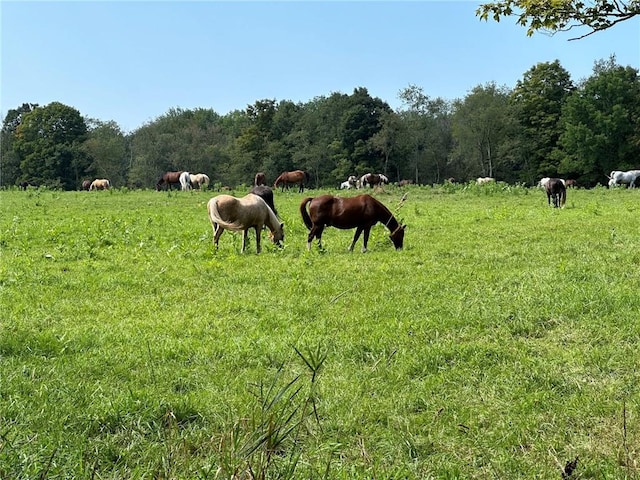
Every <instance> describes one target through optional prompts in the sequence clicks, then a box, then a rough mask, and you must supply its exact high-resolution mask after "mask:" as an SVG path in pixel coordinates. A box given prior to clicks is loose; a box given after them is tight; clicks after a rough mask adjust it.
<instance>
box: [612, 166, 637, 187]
mask: <svg viewBox="0 0 640 480" xmlns="http://www.w3.org/2000/svg"><path fill="white" fill-rule="evenodd" d="M607 178H608V179H609V188H611V187H615V186H616V185H626V186H627V187H628V188H634V187H635V186H636V182H637V181H638V178H640V170H629V171H626V172H622V171H620V170H614V171H612V172H611V174H609V175H607Z"/></svg>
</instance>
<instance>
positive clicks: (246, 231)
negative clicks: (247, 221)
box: [240, 228, 249, 253]
mask: <svg viewBox="0 0 640 480" xmlns="http://www.w3.org/2000/svg"><path fill="white" fill-rule="evenodd" d="M248 237H249V229H248V228H245V229H244V230H243V231H242V248H241V249H240V253H244V247H245V246H246V245H247V238H248Z"/></svg>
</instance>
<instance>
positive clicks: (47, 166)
mask: <svg viewBox="0 0 640 480" xmlns="http://www.w3.org/2000/svg"><path fill="white" fill-rule="evenodd" d="M86 136H87V125H86V123H85V121H84V119H83V118H82V116H81V115H80V112H78V110H76V109H75V108H72V107H69V106H67V105H63V104H62V103H60V102H53V103H50V104H49V105H47V106H45V107H37V108H35V109H33V110H32V111H31V112H29V113H25V114H24V115H23V117H22V121H21V123H20V125H18V127H17V128H16V134H15V143H14V146H15V151H16V152H17V153H18V155H19V156H20V159H21V162H20V169H21V172H22V173H21V178H22V179H24V180H27V181H35V182H37V183H40V184H42V185H48V186H51V187H55V188H64V189H75V188H78V186H79V184H80V183H81V180H82V176H83V175H84V173H85V171H86V169H87V167H88V166H89V159H88V157H87V155H86V154H85V152H84V151H83V150H82V148H81V146H82V143H83V142H84V141H85V139H86Z"/></svg>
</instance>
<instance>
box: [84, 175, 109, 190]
mask: <svg viewBox="0 0 640 480" xmlns="http://www.w3.org/2000/svg"><path fill="white" fill-rule="evenodd" d="M110 186H111V183H109V180H107V179H106V178H96V179H95V180H94V181H93V182H91V185H90V186H89V190H109V187H110Z"/></svg>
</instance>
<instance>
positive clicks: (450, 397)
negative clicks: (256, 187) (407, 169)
mask: <svg viewBox="0 0 640 480" xmlns="http://www.w3.org/2000/svg"><path fill="white" fill-rule="evenodd" d="M245 192H246V190H242V191H241V190H238V191H236V192H234V193H235V195H236V196H241V195H243V194H244V193H245ZM320 193H325V192H324V191H322V192H320V191H311V192H305V194H298V193H291V192H290V193H287V192H285V193H281V192H276V198H275V202H276V207H277V208H278V210H279V213H280V216H281V218H282V219H283V221H284V223H285V247H284V248H283V249H278V248H276V247H274V246H273V245H271V244H270V242H269V241H268V238H267V234H266V232H265V233H263V252H262V253H261V254H260V255H256V254H255V239H254V237H253V234H251V241H250V243H249V248H248V252H247V253H245V254H240V253H239V251H240V244H241V236H240V235H238V234H230V233H225V234H224V235H223V236H222V238H221V239H220V248H219V250H218V251H216V250H215V249H214V247H213V245H212V242H211V240H212V232H211V226H210V224H209V221H208V218H207V213H206V202H207V200H208V199H209V198H211V197H212V196H213V195H215V194H216V193H215V192H198V191H194V192H155V191H127V190H112V191H104V192H102V191H100V192H58V191H49V190H30V191H26V192H23V191H17V190H13V191H2V192H0V255H1V256H0V312H1V315H0V478H2V479H5V478H7V479H38V478H40V479H45V478H46V479H54V478H55V479H67V478H79V479H83V478H87V479H88V478H92V479H93V478H95V479H129V478H136V479H142V478H145V479H146V478H158V479H160V478H162V479H229V478H238V479H244V478H264V479H271V478H332V479H333V478H336V479H351V478H362V479H374V478H375V479H385V478H389V479H390V478H394V479H401V478H410V479H430V478H433V479H457V478H459V479H470V478H476V479H494V478H495V479H506V478H509V479H534V478H535V479H552V478H557V479H560V478H562V474H563V469H564V468H565V466H566V465H567V463H568V462H571V461H573V460H575V459H576V457H577V458H578V462H577V467H576V468H575V469H574V470H573V472H572V473H571V474H570V475H565V476H566V477H567V478H576V479H578V478H580V479H588V478H594V479H614V478H615V479H618V478H638V477H639V476H640V470H639V468H640V465H639V464H638V462H640V355H639V353H638V343H639V339H640V274H639V270H640V249H639V248H638V247H639V243H640V221H639V213H640V191H639V190H635V189H634V190H625V189H617V190H607V189H604V188H596V189H593V190H571V191H569V193H568V199H567V205H566V208H564V209H553V208H549V207H548V206H547V203H546V197H545V195H544V193H543V192H542V191H541V190H539V189H533V188H531V189H528V188H520V187H511V186H506V185H502V184H498V185H489V186H485V187H484V188H480V187H477V186H475V185H468V186H447V187H414V188H409V189H407V190H400V189H397V188H394V187H386V188H385V190H384V191H376V192H375V193H374V195H375V196H376V197H377V198H378V199H379V200H381V201H382V202H383V203H384V204H385V205H387V206H388V207H389V208H390V209H391V210H392V211H393V212H394V213H395V214H396V215H397V217H398V218H399V220H401V221H402V222H403V223H406V224H407V229H406V236H405V248H404V250H403V251H400V252H396V251H395V250H394V249H393V246H392V244H391V242H390V241H389V240H388V237H387V235H388V231H386V230H385V228H384V227H383V226H382V225H378V226H377V227H376V228H375V229H374V230H373V231H372V235H371V239H370V242H369V251H368V252H367V253H365V254H362V253H360V248H361V245H362V243H361V242H362V240H360V242H359V244H358V245H357V246H356V249H355V251H354V252H351V253H350V252H348V251H347V247H348V246H349V243H350V241H351V238H352V236H353V231H340V230H336V229H332V228H330V229H327V230H326V231H325V234H324V236H323V244H324V251H319V250H318V248H317V245H315V244H314V246H313V247H314V248H312V250H311V251H307V250H306V238H307V230H306V228H305V227H304V225H303V223H302V220H301V218H300V214H299V211H298V205H299V203H300V200H301V199H302V198H303V197H304V196H306V195H307V194H309V195H312V196H314V195H318V194H320ZM333 193H337V192H335V191H334V192H333ZM405 193H406V200H405V201H404V202H402V201H401V200H402V197H403V195H404V194H405ZM342 194H345V195H351V194H355V192H353V191H352V192H346V193H345V192H342ZM569 470H570V469H569Z"/></svg>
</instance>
